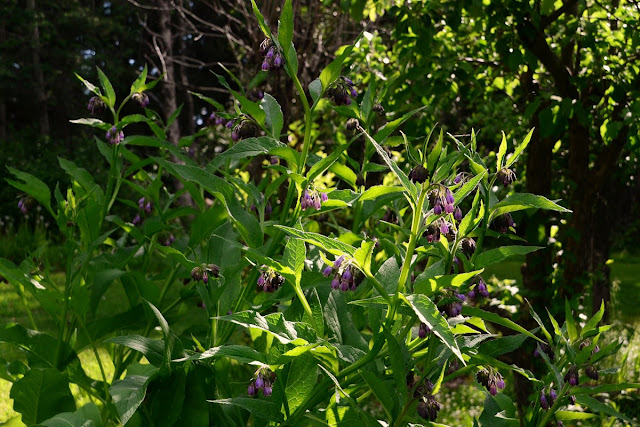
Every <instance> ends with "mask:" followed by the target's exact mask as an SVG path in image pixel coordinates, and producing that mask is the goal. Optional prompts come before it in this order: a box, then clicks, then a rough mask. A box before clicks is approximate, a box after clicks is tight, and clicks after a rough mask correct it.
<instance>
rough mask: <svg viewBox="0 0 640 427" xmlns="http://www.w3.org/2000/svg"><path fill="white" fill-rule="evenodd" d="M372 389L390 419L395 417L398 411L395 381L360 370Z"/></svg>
mask: <svg viewBox="0 0 640 427" xmlns="http://www.w3.org/2000/svg"><path fill="white" fill-rule="evenodd" d="M360 375H362V378H363V379H364V380H365V382H366V383H367V385H368V386H369V387H370V388H371V391H372V392H373V394H374V395H375V396H376V398H377V399H378V401H379V402H380V404H382V408H383V409H384V411H385V412H386V414H387V417H388V418H389V419H395V417H396V415H397V413H398V407H399V402H398V394H397V393H396V391H395V390H394V387H393V383H392V382H391V381H386V380H382V379H380V378H379V377H378V376H377V375H376V374H375V373H373V372H369V371H360Z"/></svg>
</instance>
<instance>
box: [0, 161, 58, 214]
mask: <svg viewBox="0 0 640 427" xmlns="http://www.w3.org/2000/svg"><path fill="white" fill-rule="evenodd" d="M7 169H9V172H11V173H12V174H13V175H15V176H16V177H17V178H18V179H19V180H21V181H24V182H19V181H14V180H11V179H7V182H8V183H9V184H11V185H12V186H13V187H15V188H17V189H18V190H20V191H24V192H25V193H27V194H28V195H29V196H31V197H33V198H34V199H36V200H37V201H38V202H40V204H42V206H44V207H45V208H46V209H47V210H48V211H49V213H51V215H52V216H53V217H54V218H55V215H54V214H53V211H52V210H51V191H49V187H47V184H45V183H44V182H42V181H40V180H39V179H38V178H36V177H35V176H33V175H31V174H28V173H26V172H22V171H19V170H18V169H14V168H12V167H11V166H7Z"/></svg>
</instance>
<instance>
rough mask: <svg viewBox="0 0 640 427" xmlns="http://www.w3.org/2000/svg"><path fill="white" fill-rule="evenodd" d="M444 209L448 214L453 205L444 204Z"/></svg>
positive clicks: (451, 210)
mask: <svg viewBox="0 0 640 427" xmlns="http://www.w3.org/2000/svg"><path fill="white" fill-rule="evenodd" d="M444 211H445V212H446V213H448V214H450V213H453V205H448V204H447V205H444Z"/></svg>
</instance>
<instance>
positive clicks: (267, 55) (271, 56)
mask: <svg viewBox="0 0 640 427" xmlns="http://www.w3.org/2000/svg"><path fill="white" fill-rule="evenodd" d="M260 55H262V56H263V59H262V71H274V70H279V69H281V68H282V67H283V66H284V57H283V56H282V54H281V53H280V51H279V50H278V47H277V46H276V45H275V44H274V43H273V41H272V40H271V39H269V38H267V39H264V40H263V41H262V43H260Z"/></svg>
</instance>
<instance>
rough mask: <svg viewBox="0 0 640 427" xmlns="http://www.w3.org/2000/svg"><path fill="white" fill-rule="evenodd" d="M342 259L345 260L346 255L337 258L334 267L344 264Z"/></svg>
mask: <svg viewBox="0 0 640 427" xmlns="http://www.w3.org/2000/svg"><path fill="white" fill-rule="evenodd" d="M342 261H344V255H340V256H339V257H338V258H336V260H335V261H334V262H333V268H340V266H341V265H342Z"/></svg>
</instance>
